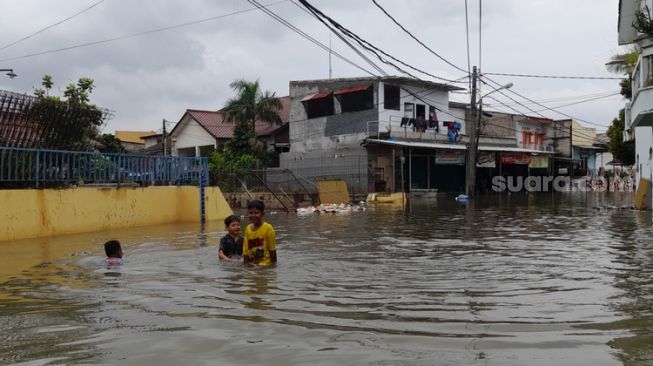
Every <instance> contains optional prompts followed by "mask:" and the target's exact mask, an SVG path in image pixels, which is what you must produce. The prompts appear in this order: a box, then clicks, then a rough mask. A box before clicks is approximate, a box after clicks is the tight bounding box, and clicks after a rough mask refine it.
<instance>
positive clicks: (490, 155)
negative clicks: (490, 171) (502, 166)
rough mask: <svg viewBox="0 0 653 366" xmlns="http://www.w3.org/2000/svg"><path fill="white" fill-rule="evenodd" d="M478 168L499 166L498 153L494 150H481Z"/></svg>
mask: <svg viewBox="0 0 653 366" xmlns="http://www.w3.org/2000/svg"><path fill="white" fill-rule="evenodd" d="M476 166H477V167H478V168H494V167H496V166H497V159H496V154H495V153H494V151H481V152H480V153H479V154H478V160H477V162H476Z"/></svg>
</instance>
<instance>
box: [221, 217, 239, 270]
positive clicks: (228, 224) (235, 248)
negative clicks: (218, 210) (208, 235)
mask: <svg viewBox="0 0 653 366" xmlns="http://www.w3.org/2000/svg"><path fill="white" fill-rule="evenodd" d="M224 226H225V229H226V230H227V235H225V236H224V237H223V238H222V239H220V247H219V248H218V259H220V260H221V261H225V262H242V256H243V238H241V237H240V219H239V218H238V216H236V215H231V216H228V217H227V218H226V219H224Z"/></svg>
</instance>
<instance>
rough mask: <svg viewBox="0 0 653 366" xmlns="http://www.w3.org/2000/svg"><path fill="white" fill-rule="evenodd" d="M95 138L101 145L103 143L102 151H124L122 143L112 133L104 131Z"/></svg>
mask: <svg viewBox="0 0 653 366" xmlns="http://www.w3.org/2000/svg"><path fill="white" fill-rule="evenodd" d="M95 140H96V141H97V142H99V143H101V144H102V145H104V151H106V152H113V153H122V152H125V148H124V147H123V146H122V143H121V142H120V140H118V139H117V138H116V136H114V135H111V134H108V133H104V134H101V135H97V136H96V137H95Z"/></svg>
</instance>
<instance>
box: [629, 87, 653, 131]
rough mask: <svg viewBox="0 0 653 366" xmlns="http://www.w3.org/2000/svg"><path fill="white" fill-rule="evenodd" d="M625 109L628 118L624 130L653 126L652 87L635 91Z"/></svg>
mask: <svg viewBox="0 0 653 366" xmlns="http://www.w3.org/2000/svg"><path fill="white" fill-rule="evenodd" d="M626 108H627V109H628V113H627V115H628V116H629V117H630V118H628V119H627V121H626V129H633V128H635V127H642V126H653V86H649V87H645V88H642V89H639V90H637V91H636V93H634V94H633V100H632V102H631V103H630V106H627V107H626Z"/></svg>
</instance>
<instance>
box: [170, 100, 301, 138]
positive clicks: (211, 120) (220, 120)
mask: <svg viewBox="0 0 653 366" xmlns="http://www.w3.org/2000/svg"><path fill="white" fill-rule="evenodd" d="M279 99H280V100H281V106H282V107H281V109H280V110H279V113H278V114H279V117H280V118H281V123H282V125H283V124H286V123H288V120H289V118H290V97H281V98H279ZM186 113H187V114H189V115H190V116H191V117H192V118H193V119H194V120H195V121H197V123H199V124H200V125H201V126H202V127H204V129H205V130H206V131H207V132H209V133H210V134H211V135H213V137H215V138H216V139H230V138H232V137H233V136H234V127H235V124H234V123H231V122H225V120H224V118H225V114H224V112H221V111H217V112H216V111H203V110H197V109H187V110H186ZM280 127H281V126H279V125H275V124H270V123H268V122H265V121H256V135H257V136H269V135H271V134H272V133H273V132H275V131H276V130H278V129H279V128H280ZM175 128H176V126H175Z"/></svg>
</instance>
